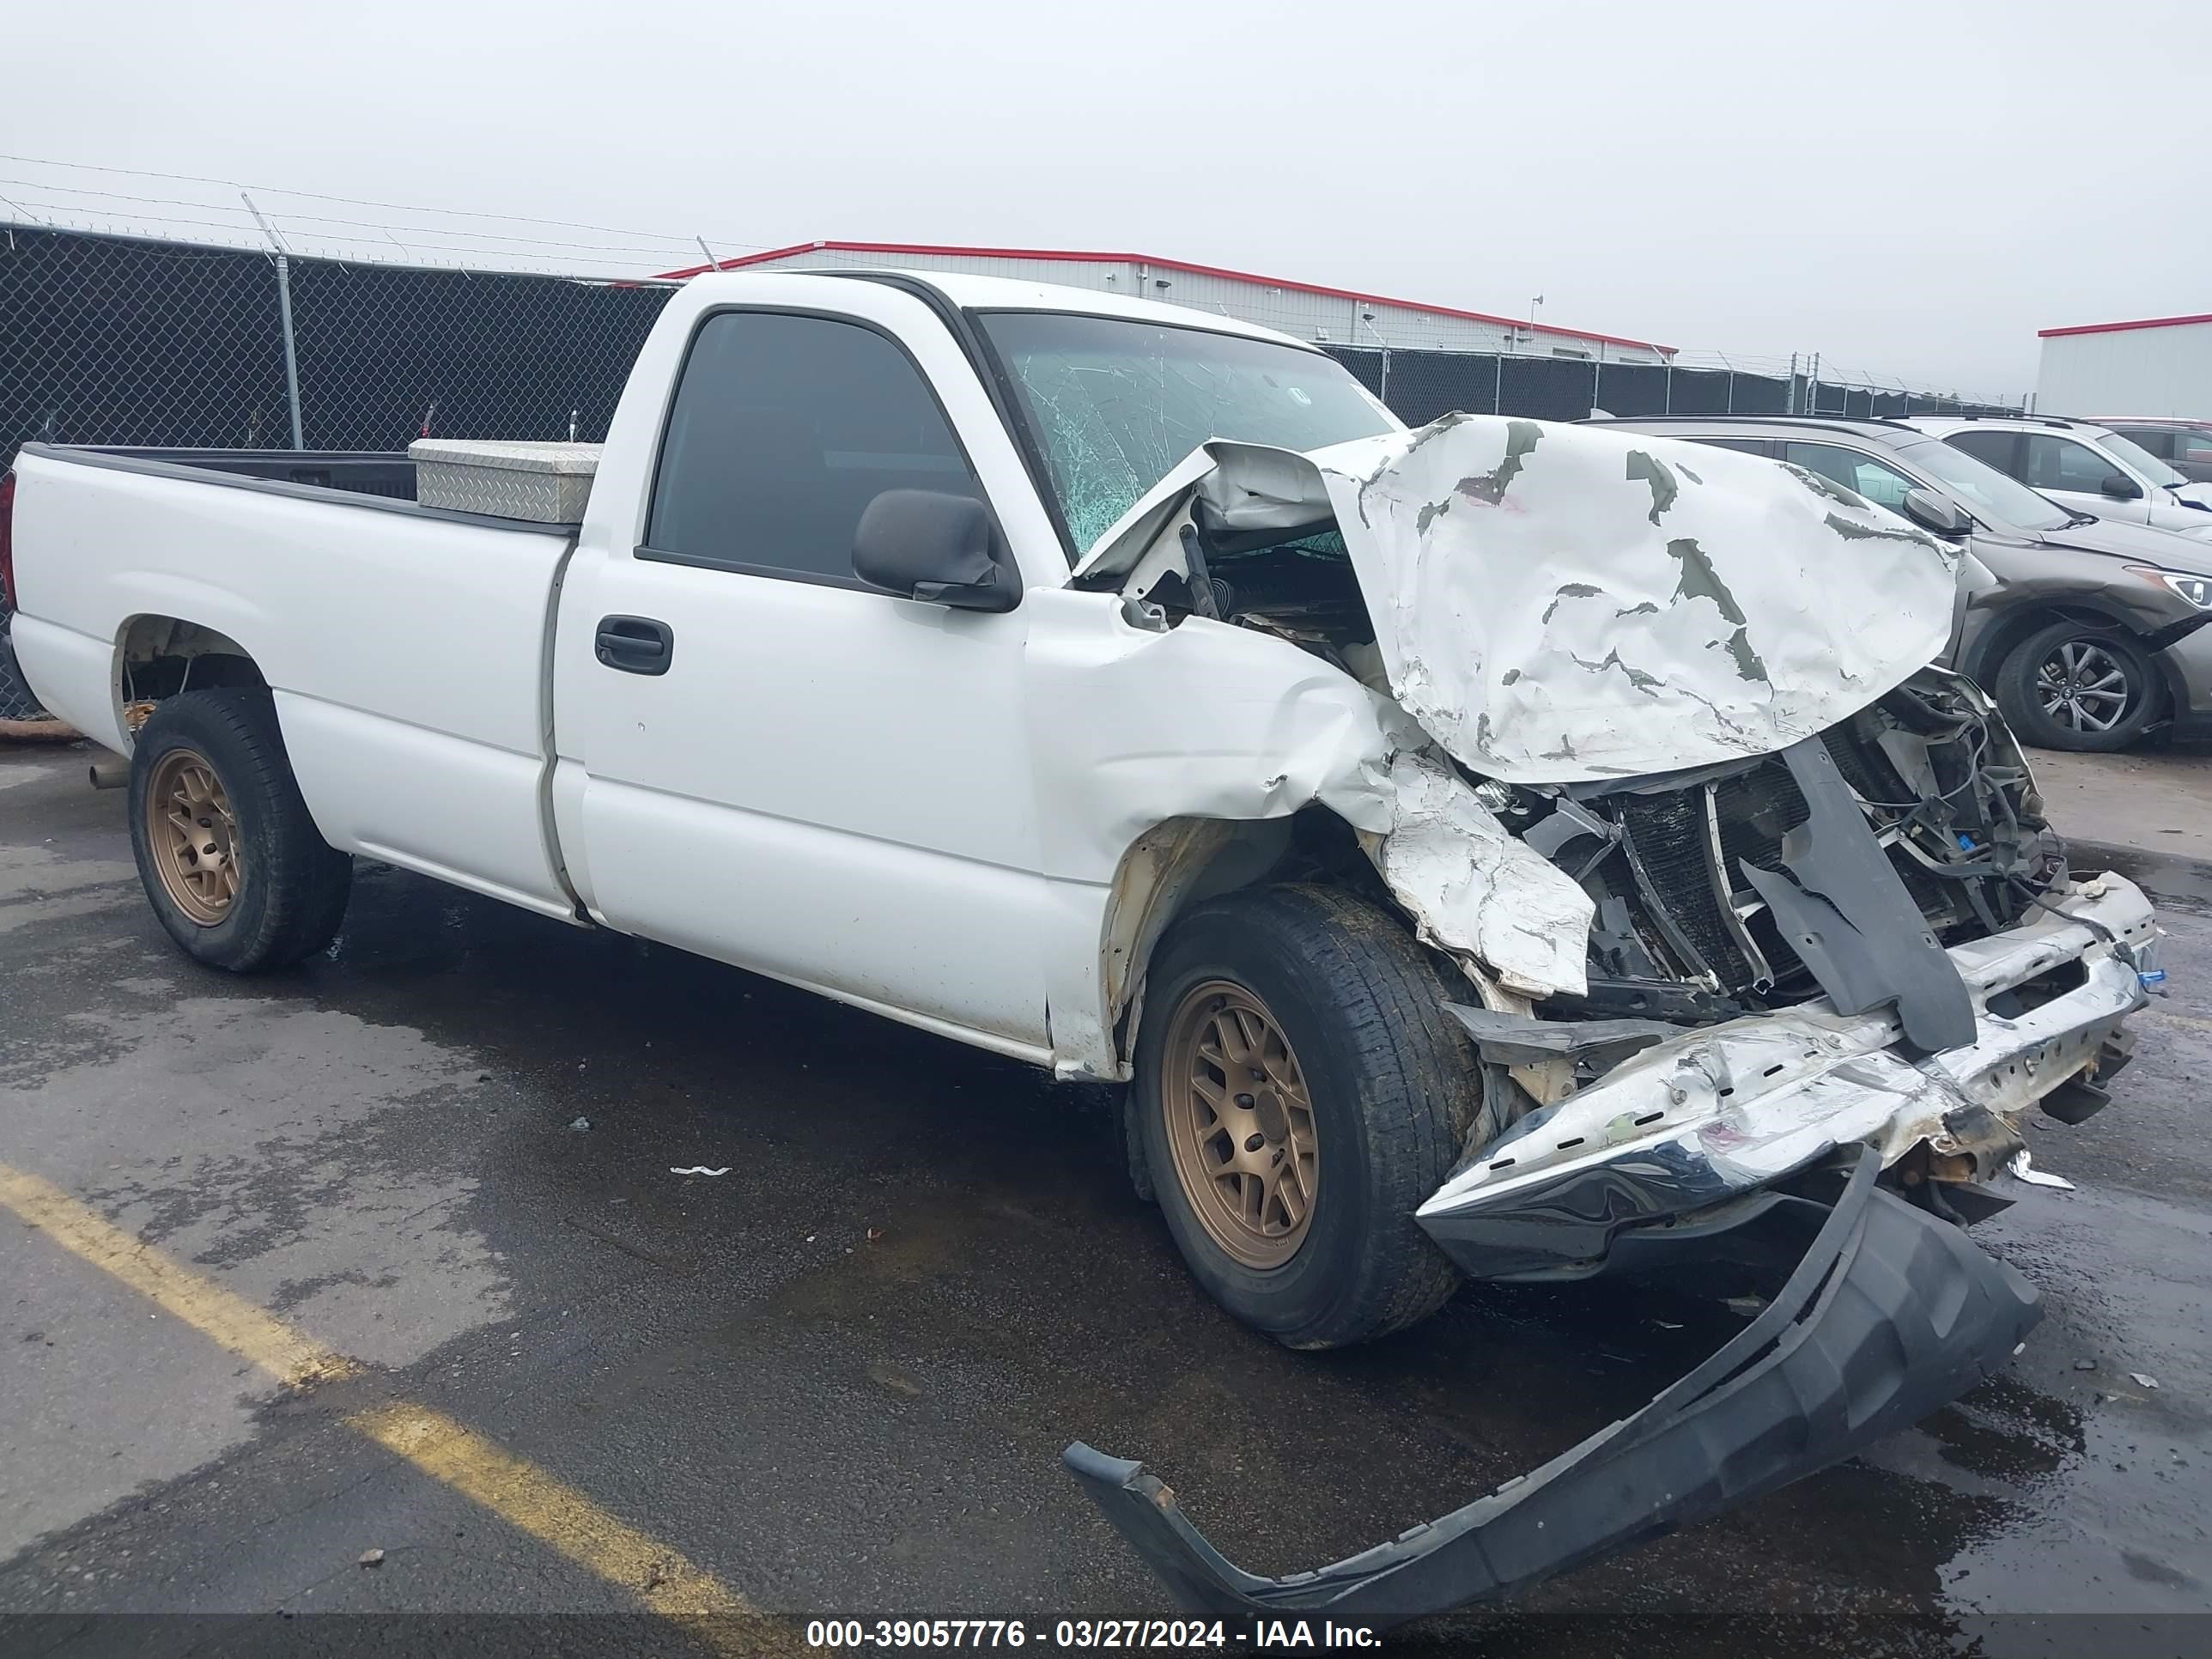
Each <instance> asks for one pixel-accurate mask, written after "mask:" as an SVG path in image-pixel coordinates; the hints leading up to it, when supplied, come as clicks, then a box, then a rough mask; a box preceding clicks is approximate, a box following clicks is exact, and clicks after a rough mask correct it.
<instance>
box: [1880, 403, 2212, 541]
mask: <svg viewBox="0 0 2212 1659" xmlns="http://www.w3.org/2000/svg"><path fill="white" fill-rule="evenodd" d="M1905 424H1906V425H1908V426H1911V427H1915V428H1918V429H1919V430H1920V431H1923V432H1925V433H1926V434H1927V435H1929V437H1931V438H1941V439H1942V441H1944V442H1945V443H1947V444H1949V445H1951V446H1952V447H1954V448H1956V449H1963V450H1965V451H1966V453H1968V454H1969V455H1972V457H1973V458H1974V459H1976V460H1978V461H1984V462H1986V463H1988V464H1989V465H1991V466H1993V467H1995V468H1996V470H1997V471H2000V472H2002V473H2003V474H2004V475H2005V476H2006V477H2008V478H2014V479H2017V480H2018V481H2019V482H2020V483H2024V484H2026V485H2027V487H2028V488H2029V489H2033V490H2039V491H2040V492H2041V493H2042V494H2044V495H2048V496H2050V497H2051V500H2053V501H2057V503H2058V504H2059V505H2060V506H2061V507H2071V508H2073V509H2074V511H2075V512H2076V513H2093V514H2094V515H2095V516H2096V517H2098V518H2100V519H2117V520H2119V521H2120V522H2121V523H2123V524H2147V525H2149V526H2153V527H2154V528H2155V529H2159V530H2174V531H2179V532H2181V533H2182V534H2183V535H2185V536H2194V537H2195V538H2197V540H2199V541H2203V542H2212V484H2203V483H2191V482H2190V481H2189V480H2188V479H2187V478H2185V477H2182V476H2181V474H2180V473H2179V472H2177V471H2174V470H2173V469H2172V467H2170V466H2168V465H2166V463H2165V462H2164V461H2161V460H2160V459H2159V458H2158V457H2157V456H2155V455H2154V454H2152V453H2150V452H2149V451H2148V450H2147V449H2144V448H2142V447H2141V446H2140V445H2137V444H2136V443H2133V442H2131V441H2130V440H2128V439H2127V438H2124V437H2123V436H2122V435H2120V434H2118V433H2117V432H2114V431H2113V430H2112V429H2111V428H2109V427H2102V426H2093V425H2091V424H2090V423H2089V422H2087V421H2061V420H2055V419H2049V418H2045V417H2044V416H2017V417H2010V418H2007V417H2000V418H1998V419H1996V420H1979V419H1974V418H1960V417H1954V416H1946V417H1940V418H1939V417H1936V416H1917V415H1916V416H1911V418H1910V419H1908V420H1907V421H1906V422H1905Z"/></svg>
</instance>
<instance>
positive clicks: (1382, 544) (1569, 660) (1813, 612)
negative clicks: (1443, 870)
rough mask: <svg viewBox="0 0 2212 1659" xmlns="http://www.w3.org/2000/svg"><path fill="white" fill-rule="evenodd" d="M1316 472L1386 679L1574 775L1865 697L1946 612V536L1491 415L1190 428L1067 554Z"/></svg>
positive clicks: (1250, 501) (1645, 445) (1433, 714)
mask: <svg viewBox="0 0 2212 1659" xmlns="http://www.w3.org/2000/svg"><path fill="white" fill-rule="evenodd" d="M1201 456H1202V457H1203V460H1201V459H1200V458H1201ZM1309 469H1310V470H1309ZM1322 495H1326V496H1327V498H1328V501H1329V503H1330V505H1331V506H1332V507H1333V508H1334V519H1335V521H1336V525H1337V527H1338V528H1339V529H1340V531H1341V532H1342V533H1343V536H1344V539H1345V544H1346V548H1347V549H1348V550H1349V553H1350V556H1351V559H1352V567H1353V569H1354V571H1355V573H1356V574H1357V575H1358V580H1359V586H1360V588H1361V591H1362V592H1363V593H1364V597H1365V599H1366V601H1367V607H1368V611H1369V612H1370V616H1371V617H1372V618H1373V620H1374V623H1375V624H1376V645H1377V647H1379V649H1380V652H1381V654H1382V659H1383V667H1384V670H1385V671H1386V673H1387V675H1388V678H1389V686H1390V690H1391V694H1392V696H1394V697H1395V699H1396V700H1397V702H1399V703H1400V704H1401V706H1402V707H1403V708H1405V709H1406V710H1407V713H1409V714H1411V715H1412V716H1413V718H1414V719H1415V720H1418V721H1419V723H1420V725H1421V726H1422V727H1423V728H1424V729H1425V731H1427V732H1429V733H1430V734H1431V736H1432V737H1433V738H1435V739H1436V740H1437V742H1438V743H1440V744H1443V747H1444V748H1445V750H1448V751H1449V753H1450V754H1451V755H1453V756H1454V757H1456V758H1457V759H1459V760H1460V761H1462V762H1463V763H1466V764H1467V765H1468V766H1469V767H1471V768H1473V769H1474V770H1476V771H1478V772H1480V773H1482V774H1483V775H1486V776H1490V777H1496V778H1501V779H1504V780H1507V781H1514V782H1522V783H1545V782H1555V783H1556V782H1574V781H1594V780H1598V779H1603V778H1611V777H1622V776H1638V775H1648V774H1651V773H1659V772H1668V771H1673V770H1677V769H1682V768H1686V767H1692V766H1699V765H1705V764H1708V763H1712V762H1717V761H1723V760H1729V759H1733V758H1736V757H1741V756H1745V755H1758V754H1767V753H1771V752H1772V751H1774V750H1779V749H1783V748H1785V747H1787V746H1788V745H1789V744H1791V743H1794V742H1796V740H1798V739H1799V738H1805V737H1810V736H1812V735H1814V733H1816V732H1821V731H1824V730H1826V728H1827V727H1829V726H1833V725H1835V724H1836V723H1837V722H1838V721H1839V720H1843V719H1844V718H1845V717H1846V716H1848V715H1850V714H1854V713H1856V712H1857V710H1859V709H1860V708H1864V707H1865V706H1866V705H1867V704H1869V702H1873V701H1874V700H1875V698H1876V697H1878V696H1881V694H1882V693H1883V692H1885V691H1887V690H1889V689H1890V688H1891V687H1893V686H1894V685H1896V684H1899V682H1900V681H1902V680H1903V679H1905V678H1906V677H1907V676H1908V675H1910V674H1911V673H1912V672H1914V671H1916V670H1917V669H1919V668H1921V667H1923V665H1926V664H1927V663H1928V662H1929V661H1930V660H1932V659H1934V658H1936V656H1938V655H1939V654H1941V653H1942V649H1943V647H1944V645H1945V643H1946V642H1947V641H1948V638H1949V635H1950V629H1951V622H1952V612H1953V608H1954V601H1955V599H1956V592H1957V575H1956V571H1957V564H1958V554H1957V552H1956V551H1955V550H1953V549H1951V548H1950V547H1948V546H1947V545H1946V544H1943V543H1942V542H1940V541H1938V540H1937V539H1936V538H1934V537H1932V536H1929V535H1927V534H1926V533H1924V532H1922V531H1919V530H1917V529H1915V528H1914V527H1913V526H1911V525H1909V524H1907V523H1906V522H1905V520H1902V519H1899V518H1898V517H1896V516H1894V515H1893V514H1892V513H1887V512H1885V511H1883V510H1882V509H1881V508H1880V507H1875V506H1873V505H1872V504H1871V503H1869V502H1868V501H1864V500H1863V499H1862V498H1861V497H1859V496H1857V495H1853V494H1852V493H1851V492H1850V491H1849V490H1847V489H1843V488H1842V487H1841V486H1839V485H1838V484H1835V483H1832V482H1831V481H1829V480H1828V479H1826V478H1823V477H1818V476H1817V475H1815V474H1813V473H1810V472H1807V471H1803V470H1802V469H1799V468H1791V467H1782V466H1777V465H1774V464H1773V463H1772V462H1771V461H1768V460H1765V459H1762V458H1759V457H1756V456H1748V455H1741V454H1737V453H1734V452H1732V451H1729V450H1723V449H1715V448H1711V447H1706V446H1701V445H1693V444H1688V443H1681V442H1677V441H1671V440H1668V439H1663V438H1652V437H1646V436H1642V435H1629V434H1623V433H1620V432H1615V431H1612V430H1609V429H1605V428H1593V427H1580V426H1567V425H1560V424H1555V423H1552V422H1539V421H1517V420H1507V419H1504V418H1501V417H1498V416H1474V415H1447V416H1443V418H1442V419H1440V420H1438V421H1437V422H1433V423H1431V425H1429V426H1426V427H1423V428H1419V430H1417V431H1413V432H1397V433H1386V434H1383V435H1380V436H1377V437H1373V438H1363V439H1359V440H1357V441H1353V442H1352V443H1347V444H1339V445H1336V446H1334V447H1329V448H1326V449H1318V450H1315V451H1313V452H1311V453H1310V454H1309V455H1306V456H1303V457H1300V456H1297V455H1294V454H1293V453H1291V452H1290V451H1286V450H1277V449H1267V448H1264V447H1259V446H1254V445H1249V444H1231V443H1225V442H1215V443H1212V444H1208V445H1206V446H1205V447H1204V448H1203V449H1202V451H1201V452H1199V453H1194V455H1193V456H1192V457H1191V458H1190V459H1188V460H1187V461H1186V462H1184V463H1183V464H1182V465H1181V466H1178V467H1177V468H1176V469H1175V471H1173V472H1171V473H1170V475H1169V476H1168V477H1166V478H1164V479H1163V480H1162V481H1161V483H1160V484H1159V485H1158V487H1156V488H1155V489H1154V490H1152V492H1150V493H1149V494H1148V495H1146V498H1145V499H1144V500H1142V501H1139V502H1138V503H1137V504H1136V505H1135V506H1134V507H1132V508H1130V510H1129V512H1128V513H1127V514H1125V515H1124V516H1123V518H1122V520H1121V522H1120V523H1118V524H1116V525H1115V526H1114V528H1113V529H1111V530H1109V532H1107V533H1106V534H1105V535H1104V536H1103V537H1102V538H1100V539H1099V541H1098V543H1097V545H1096V546H1095V547H1094V548H1093V549H1092V550H1091V553H1090V555H1089V556H1087V557H1086V558H1085V560H1084V561H1083V562H1082V563H1081V564H1080V565H1079V567H1078V568H1077V578H1078V580H1084V579H1086V578H1097V577H1103V576H1108V575H1114V574H1127V573H1128V572H1130V571H1132V570H1133V569H1135V568H1137V566H1138V565H1139V562H1142V561H1145V560H1146V556H1147V555H1148V554H1153V553H1158V551H1159V549H1158V544H1159V539H1160V536H1161V532H1162V527H1163V526H1166V525H1168V524H1170V523H1171V522H1172V521H1173V520H1175V519H1176V517H1177V515H1178V514H1179V513H1181V512H1182V511H1187V510H1188V511H1195V512H1196V513H1197V514H1198V516H1199V518H1200V520H1201V521H1202V522H1203V523H1205V524H1206V526H1208V528H1209V529H1210V531H1211V532H1212V533H1214V534H1216V535H1217V536H1221V535H1234V534H1236V533H1237V532H1242V531H1244V530H1250V529H1269V528H1272V529H1284V528H1296V527H1302V526H1304V525H1307V524H1311V523H1314V522H1316V519H1317V514H1316V505H1317V501H1318V499H1319V498H1320V497H1321V496H1322ZM1156 562H1159V563H1161V564H1162V565H1163V566H1164V567H1165V568H1171V567H1172V564H1173V556H1172V554H1171V553H1166V554H1165V555H1164V557H1163V558H1160V559H1157V560H1156ZM1152 574H1153V576H1154V578H1155V579H1157V575H1158V571H1157V570H1155V571H1153V572H1152Z"/></svg>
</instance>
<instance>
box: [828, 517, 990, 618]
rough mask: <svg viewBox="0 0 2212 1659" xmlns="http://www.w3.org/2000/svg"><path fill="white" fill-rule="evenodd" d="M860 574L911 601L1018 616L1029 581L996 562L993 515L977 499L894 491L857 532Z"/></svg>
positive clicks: (857, 572) (855, 548)
mask: <svg viewBox="0 0 2212 1659" xmlns="http://www.w3.org/2000/svg"><path fill="white" fill-rule="evenodd" d="M853 574H854V575H856V576H858V577H860V580H862V581H866V582H872V583H874V584H875V586H878V587H884V588H889V589H890V591H891V592H894V593H896V594H898V595H900V596H901V597H902V598H905V599H921V600H925V601H927V603H929V604H932V605H951V606H953V607H954V608H955V609H957V610H961V611H1012V609H1013V608H1014V606H1015V605H1018V603H1020V601H1021V597H1022V587H1021V581H1020V579H1019V578H1018V577H1017V576H1016V575H1015V574H1014V573H1013V571H1012V568H1011V567H1010V566H1007V565H1002V564H1000V562H998V561H997V560H996V559H994V558H993V557H992V556H991V515H990V513H988V512H987V510H985V508H984V506H983V503H982V502H981V501H977V500H976V499H975V497H974V496H972V495H947V494H945V493H944V492H942V491H939V490H935V489H886V490H885V491H884V492H883V494H882V495H878V496H877V497H876V498H875V500H873V501H870V502H869V503H868V507H867V511H866V512H865V513H861V514H860V525H859V526H858V527H857V528H855V529H854V532H853Z"/></svg>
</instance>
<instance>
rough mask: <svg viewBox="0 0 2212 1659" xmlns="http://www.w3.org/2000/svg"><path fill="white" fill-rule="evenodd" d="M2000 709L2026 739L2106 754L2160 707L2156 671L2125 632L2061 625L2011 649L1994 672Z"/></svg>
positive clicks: (2132, 737)
mask: <svg viewBox="0 0 2212 1659" xmlns="http://www.w3.org/2000/svg"><path fill="white" fill-rule="evenodd" d="M1996 700H1997V707H1998V708H2000V709H2002V711H2003V714H2004V717H2005V720H2006V721H2007V722H2008V724H2009V725H2010V726H2012V729H2013V732H2014V733H2015V736H2017V737H2018V738H2020V740H2021V742H2023V743H2026V744H2032V745H2033V746H2034V747H2035V748H2038V749H2069V750H2075V751H2076V752H2078V753H2086V754H2101V753H2106V752H2108V751H2110V750H2115V749H2124V748H2126V747H2127V746H2128V745H2129V744H2131V743H2133V742H2135V741H2136V739H2137V738H2140V737H2142V734H2143V733H2144V732H2146V731H2147V730H2148V729H2149V726H2150V724H2151V722H2152V720H2154V719H2156V718H2157V715H2158V710H2159V684H2158V674H2157V671H2156V669H2154V667H2153V666H2152V665H2151V660H2150V658H2149V656H2148V654H2146V653H2145V652H2144V651H2143V649H2142V647H2141V646H2139V645H2137V644H2136V642H2135V641H2133V640H2132V639H2130V638H2129V637H2128V635H2125V634H2124V633H2121V632H2119V631H2118V630H2117V629H2112V628H2110V627H2106V626H2103V625H2100V624H2099V623H2084V622H2057V623H2051V626H2050V627H2048V628H2045V629H2039V630H2038V631H2037V632H2036V633H2033V634H2031V635H2028V637H2027V639H2025V640H2023V641H2021V643H2020V644H2019V645H2018V646H2017V647H2015V649H2014V650H2013V652H2012V653H2011V654H2010V655H2009V656H2008V657H2007V658H2006V659H2004V665H2003V666H2002V667H2001V668H1999V669H1998V670H1997V676H1996Z"/></svg>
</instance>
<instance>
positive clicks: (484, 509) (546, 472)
mask: <svg viewBox="0 0 2212 1659" xmlns="http://www.w3.org/2000/svg"><path fill="white" fill-rule="evenodd" d="M600 448H601V446H599V445H598V444H562V443H502V442H497V441H484V440H476V439H459V438H418V439H416V441H414V442H413V443H411V444H410V445H408V446H407V455H408V459H410V460H412V461H413V462H414V463H415V499H416V501H419V502H420V503H421V504H422V506H424V507H450V508H452V509H453V510H454V511H456V512H460V513H490V514H492V515H494V516H495V517H497V518H501V519H527V520H531V521H532V522H533V523H536V524H575V523H578V522H580V520H582V518H583V516H584V504H585V502H586V501H589V500H591V498H592V474H593V473H595V472H596V471H599V450H600Z"/></svg>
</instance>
